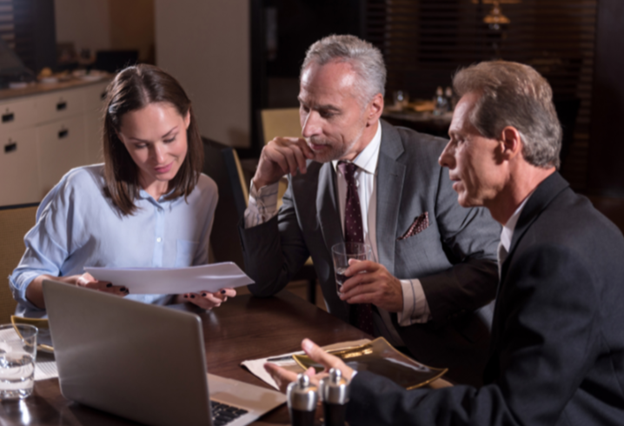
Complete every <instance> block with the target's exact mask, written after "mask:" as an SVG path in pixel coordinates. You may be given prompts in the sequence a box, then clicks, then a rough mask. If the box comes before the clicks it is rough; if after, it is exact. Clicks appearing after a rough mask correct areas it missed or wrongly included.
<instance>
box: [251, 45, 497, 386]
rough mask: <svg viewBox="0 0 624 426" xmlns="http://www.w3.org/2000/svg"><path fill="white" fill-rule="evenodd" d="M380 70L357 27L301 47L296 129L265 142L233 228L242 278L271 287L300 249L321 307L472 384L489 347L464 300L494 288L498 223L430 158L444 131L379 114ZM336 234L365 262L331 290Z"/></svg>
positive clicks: (285, 275) (256, 289)
mask: <svg viewBox="0 0 624 426" xmlns="http://www.w3.org/2000/svg"><path fill="white" fill-rule="evenodd" d="M385 79H386V70H385V65H384V61H383V58H382V56H381V53H380V52H379V50H378V49H376V48H375V47H373V46H372V45H370V44H369V43H367V42H364V41H362V40H360V39H358V38H357V37H354V36H330V37H326V38H324V39H322V40H320V41H318V42H316V43H314V44H313V45H312V46H311V47H310V48H309V50H308V52H307V54H306V58H305V60H304V63H303V66H302V69H301V76H300V92H299V103H300V120H301V127H302V136H303V137H302V138H299V137H290V138H289V137H278V138H276V139H274V140H272V141H270V142H269V143H268V144H267V145H266V146H265V147H264V149H263V151H262V154H261V156H260V162H259V164H258V169H257V171H256V174H255V176H254V178H253V181H252V185H251V191H250V200H249V208H248V210H247V211H246V212H245V220H244V227H241V229H240V234H241V241H242V244H243V252H244V256H245V265H246V270H247V273H248V274H249V275H250V276H251V277H252V278H253V279H254V280H255V282H256V284H254V285H250V286H249V289H250V290H251V292H252V293H253V294H255V295H257V296H262V297H265V296H270V295H273V294H274V293H276V292H278V291H279V290H281V289H283V288H284V286H285V285H286V284H287V283H288V281H289V280H290V279H291V278H292V277H293V276H294V275H295V273H296V272H297V271H298V270H299V268H300V267H301V266H302V265H303V264H304V262H305V261H306V259H308V257H309V256H311V257H312V259H313V262H314V266H315V269H316V272H317V276H318V279H319V281H320V285H321V288H322V290H323V296H324V298H325V302H326V304H327V307H328V309H329V311H330V312H331V313H332V314H334V315H336V316H338V317H339V318H342V319H343V320H345V321H349V322H350V323H351V324H353V325H356V326H358V327H360V328H361V329H362V330H364V331H366V332H368V333H369V334H372V335H376V336H384V337H385V338H386V339H387V340H389V341H390V342H391V343H392V344H394V345H395V346H398V347H404V348H405V347H406V350H409V351H410V352H411V353H412V354H413V355H414V357H415V358H417V359H419V360H420V361H421V362H424V363H427V364H431V365H435V366H441V367H450V370H451V375H452V377H454V378H455V379H458V380H460V381H463V382H470V383H475V382H478V381H479V378H480V373H481V371H482V368H483V366H484V363H485V360H486V358H487V351H488V347H489V329H488V327H487V325H486V324H485V322H484V321H483V318H482V317H481V316H479V315H477V314H475V311H476V310H477V309H479V308H480V307H482V306H483V305H485V304H487V303H488V302H490V301H491V300H492V299H493V298H494V296H495V288H496V281H497V278H498V276H497V270H496V263H495V261H494V259H495V258H496V257H495V256H496V254H495V253H496V247H497V244H498V234H499V232H500V227H499V226H498V225H497V224H495V223H494V222H493V221H492V220H491V218H490V217H489V214H488V213H487V211H484V210H483V209H479V208H476V209H464V208H461V207H460V206H458V205H457V203H456V202H455V196H454V193H453V190H452V187H451V182H450V181H449V179H448V176H447V175H446V174H445V173H443V171H442V168H441V167H440V166H439V165H438V164H437V158H438V156H439V155H440V153H441V152H442V149H443V148H444V145H445V143H446V141H445V140H443V139H440V138H435V137H432V136H428V135H424V134H420V133H417V132H414V131H412V130H409V129H405V128H395V127H393V126H391V125H389V124H388V123H386V122H384V121H381V120H380V116H381V113H382V111H383V105H384V99H383V96H384V85H385ZM285 174H290V176H289V187H288V190H287V192H286V194H285V195H284V197H283V205H282V207H281V209H280V210H279V213H278V212H276V201H277V200H276V197H277V195H276V194H277V182H278V180H279V179H280V178H281V177H282V176H283V175H285ZM343 241H352V242H365V243H368V244H369V245H370V246H371V248H372V252H373V256H374V258H375V259H376V260H377V262H374V261H361V262H357V263H352V264H351V266H349V268H348V269H347V270H346V271H345V272H344V274H345V276H346V277H347V278H348V279H347V280H346V281H345V282H344V284H343V286H342V289H341V294H337V291H336V281H335V278H334V268H333V262H332V255H331V248H332V246H334V245H335V244H337V243H341V242H343ZM458 354H461V356H457V355H458Z"/></svg>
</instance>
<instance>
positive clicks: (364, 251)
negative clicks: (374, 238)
mask: <svg viewBox="0 0 624 426" xmlns="http://www.w3.org/2000/svg"><path fill="white" fill-rule="evenodd" d="M332 259H333V261H334V273H335V275H336V292H337V293H338V296H341V295H342V293H341V292H340V289H341V288H342V285H343V284H344V282H345V281H346V280H347V279H348V278H347V277H345V275H344V273H345V271H346V270H347V268H348V267H349V261H350V260H351V259H355V260H373V261H374V260H375V259H373V250H372V248H371V246H370V245H369V244H366V243H338V244H335V245H334V246H332Z"/></svg>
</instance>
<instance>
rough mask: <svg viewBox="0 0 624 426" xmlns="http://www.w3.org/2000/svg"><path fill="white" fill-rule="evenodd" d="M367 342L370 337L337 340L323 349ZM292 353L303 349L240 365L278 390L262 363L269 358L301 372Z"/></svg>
mask: <svg viewBox="0 0 624 426" xmlns="http://www.w3.org/2000/svg"><path fill="white" fill-rule="evenodd" d="M369 342H370V339H361V340H353V341H350V342H339V343H334V344H332V345H327V346H323V349H325V350H326V351H333V350H337V349H347V348H353V347H356V346H361V345H364V344H366V343H369ZM294 354H303V351H297V352H290V353H287V354H281V355H275V356H270V357H268V358H259V359H252V360H247V361H243V362H241V365H242V366H244V367H246V368H247V369H248V370H249V371H250V372H251V373H252V374H253V375H254V376H256V377H258V378H259V379H261V380H263V381H264V382H266V383H268V384H269V385H271V386H273V387H274V388H275V389H277V390H279V386H277V383H275V380H273V377H271V375H270V374H269V373H267V372H266V370H265V369H264V364H265V363H267V362H269V360H271V361H270V362H271V363H272V364H276V365H279V366H280V367H283V368H285V369H287V370H290V371H294V372H296V373H301V372H303V368H301V367H300V366H299V364H297V363H296V362H295V360H294V359H293V358H292V355H294Z"/></svg>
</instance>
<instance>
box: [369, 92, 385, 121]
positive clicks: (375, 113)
mask: <svg viewBox="0 0 624 426" xmlns="http://www.w3.org/2000/svg"><path fill="white" fill-rule="evenodd" d="M366 109H367V111H366V125H367V126H370V125H372V124H374V123H376V122H377V120H379V117H381V114H382V113H383V109H384V99H383V96H381V93H377V94H376V95H375V96H374V97H373V99H371V101H370V102H369V103H368V107H367V108H366Z"/></svg>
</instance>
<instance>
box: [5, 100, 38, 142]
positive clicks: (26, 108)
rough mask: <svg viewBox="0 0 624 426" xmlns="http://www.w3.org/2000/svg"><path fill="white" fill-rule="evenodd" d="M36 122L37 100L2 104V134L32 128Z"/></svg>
mask: <svg viewBox="0 0 624 426" xmlns="http://www.w3.org/2000/svg"><path fill="white" fill-rule="evenodd" d="M36 121H37V112H36V110H35V98H31V99H28V100H21V101H16V102H2V103H0V134H2V135H7V134H8V132H11V131H13V130H17V129H23V128H25V127H28V126H32V125H33V124H35V122H36Z"/></svg>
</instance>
